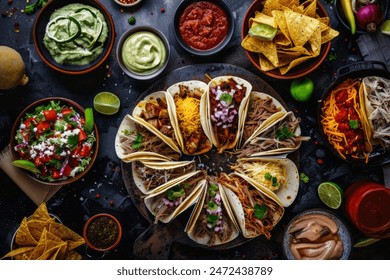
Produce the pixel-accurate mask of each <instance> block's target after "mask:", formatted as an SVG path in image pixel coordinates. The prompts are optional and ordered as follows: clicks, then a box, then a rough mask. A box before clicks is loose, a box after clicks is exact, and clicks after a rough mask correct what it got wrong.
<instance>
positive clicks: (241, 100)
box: [202, 76, 252, 153]
mask: <svg viewBox="0 0 390 280" xmlns="http://www.w3.org/2000/svg"><path fill="white" fill-rule="evenodd" d="M251 90H252V85H251V84H250V83H249V82H247V81H246V80H244V79H241V78H239V77H234V76H220V77H216V78H214V79H212V80H211V81H210V82H209V84H208V87H207V91H206V97H205V99H204V103H203V104H202V106H204V107H205V108H206V115H205V116H202V117H206V120H207V122H208V124H207V127H208V130H209V131H208V133H209V135H210V140H211V142H212V143H213V145H214V146H216V147H217V149H218V153H222V152H223V151H224V150H226V149H231V148H233V147H235V145H236V144H237V142H238V139H239V137H240V135H241V133H242V130H243V128H244V121H245V114H246V112H247V107H248V104H249V103H248V101H249V96H250V92H251Z"/></svg>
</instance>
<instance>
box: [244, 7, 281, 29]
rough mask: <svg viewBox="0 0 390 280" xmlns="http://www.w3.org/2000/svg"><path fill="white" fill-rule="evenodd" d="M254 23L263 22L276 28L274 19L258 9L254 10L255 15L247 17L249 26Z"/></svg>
mask: <svg viewBox="0 0 390 280" xmlns="http://www.w3.org/2000/svg"><path fill="white" fill-rule="evenodd" d="M255 23H264V24H267V25H270V26H272V27H274V28H277V27H278V25H277V24H276V22H275V19H274V18H273V17H272V16H271V17H270V16H267V15H266V14H263V13H261V12H259V11H256V12H255V17H254V18H250V19H249V27H252V25H253V24H255Z"/></svg>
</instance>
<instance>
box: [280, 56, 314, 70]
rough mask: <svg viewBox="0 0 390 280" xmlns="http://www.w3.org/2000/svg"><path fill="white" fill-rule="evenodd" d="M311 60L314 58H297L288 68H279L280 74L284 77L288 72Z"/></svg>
mask: <svg viewBox="0 0 390 280" xmlns="http://www.w3.org/2000/svg"><path fill="white" fill-rule="evenodd" d="M310 58H312V57H311V56H302V57H299V58H296V59H294V60H293V61H291V63H290V64H289V65H288V66H282V67H280V68H279V70H280V73H281V74H282V75H284V74H286V73H287V72H288V71H290V70H291V69H292V68H294V67H296V66H298V65H299V64H302V63H304V62H305V61H307V60H309V59H310Z"/></svg>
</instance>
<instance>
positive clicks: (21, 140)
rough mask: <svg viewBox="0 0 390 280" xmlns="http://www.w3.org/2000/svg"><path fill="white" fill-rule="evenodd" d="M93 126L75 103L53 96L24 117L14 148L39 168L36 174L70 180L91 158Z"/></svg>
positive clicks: (22, 157) (57, 179)
mask: <svg viewBox="0 0 390 280" xmlns="http://www.w3.org/2000/svg"><path fill="white" fill-rule="evenodd" d="M92 121H93V120H92ZM91 127H93V125H92V126H91V124H88V125H86V120H85V117H84V116H83V115H81V114H80V112H77V111H76V110H75V109H74V108H73V107H71V106H68V105H64V104H61V102H60V101H54V100H51V101H50V102H49V103H48V104H44V105H40V106H37V107H36V108H35V109H34V111H33V112H32V113H26V114H25V116H24V117H23V118H22V119H21V122H20V125H19V128H18V129H17V131H16V135H15V143H16V144H15V147H14V150H15V151H16V152H17V154H18V155H19V157H20V159H23V160H28V161H30V162H32V163H33V164H34V165H35V166H36V167H37V168H38V169H39V171H40V173H38V174H36V176H37V177H39V178H40V179H41V180H44V181H49V182H52V181H59V180H66V179H68V178H69V177H75V176H76V174H78V173H80V172H82V171H84V170H85V168H86V167H87V166H88V165H89V163H90V161H91V155H92V154H93V152H94V151H93V145H94V143H95V141H96V138H95V135H94V131H93V129H91Z"/></svg>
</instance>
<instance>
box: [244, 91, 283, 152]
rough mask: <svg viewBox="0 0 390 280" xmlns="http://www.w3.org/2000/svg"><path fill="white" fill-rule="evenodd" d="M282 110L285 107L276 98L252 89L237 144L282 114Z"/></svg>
mask: <svg viewBox="0 0 390 280" xmlns="http://www.w3.org/2000/svg"><path fill="white" fill-rule="evenodd" d="M283 112H286V109H285V108H284V107H283V105H282V104H281V103H280V102H279V101H278V100H277V99H276V98H274V97H272V96H271V95H268V94H266V93H263V92H259V91H252V92H251V94H250V99H249V105H248V109H247V113H246V118H245V123H244V129H243V131H242V133H241V134H240V140H239V146H241V145H242V144H243V143H245V142H246V141H247V140H248V139H249V138H250V137H251V136H252V135H253V134H255V133H256V131H258V130H260V129H262V128H263V127H264V126H267V124H268V123H269V122H272V121H273V120H275V119H278V118H279V117H281V116H283Z"/></svg>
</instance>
